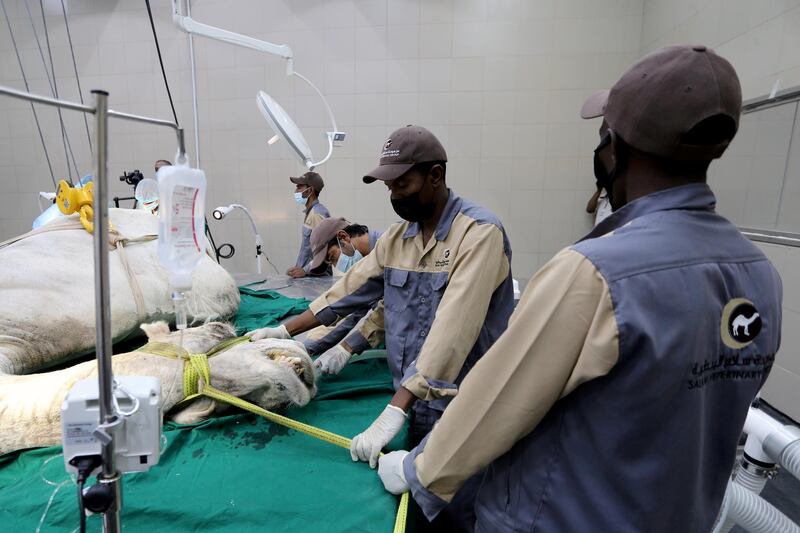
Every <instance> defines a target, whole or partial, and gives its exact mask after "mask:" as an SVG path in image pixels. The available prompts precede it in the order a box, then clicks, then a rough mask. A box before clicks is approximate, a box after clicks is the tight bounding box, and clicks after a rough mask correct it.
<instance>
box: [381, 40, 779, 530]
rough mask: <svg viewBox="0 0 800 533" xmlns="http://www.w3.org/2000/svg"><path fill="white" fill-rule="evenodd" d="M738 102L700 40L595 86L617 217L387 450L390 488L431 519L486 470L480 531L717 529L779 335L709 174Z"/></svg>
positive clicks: (731, 77) (729, 78) (554, 272)
mask: <svg viewBox="0 0 800 533" xmlns="http://www.w3.org/2000/svg"><path fill="white" fill-rule="evenodd" d="M740 108H741V90H740V87H739V80H738V78H737V76H736V72H735V71H734V69H733V67H732V66H731V65H730V64H729V63H728V62H727V61H726V60H724V59H722V58H721V57H719V56H718V55H716V54H715V53H714V52H712V51H711V50H707V49H706V48H705V47H702V46H695V47H690V46H674V47H667V48H663V49H661V50H658V51H656V52H654V53H652V54H650V55H648V56H647V57H645V58H644V59H642V60H641V61H640V62H638V63H637V64H635V65H634V66H633V67H631V68H630V69H629V70H628V71H627V72H626V73H625V74H623V76H622V78H621V79H620V80H619V81H618V82H617V83H616V84H615V85H614V87H612V88H611V90H610V91H609V92H605V93H602V94H600V95H597V96H594V97H592V98H590V100H589V102H587V104H586V105H585V106H584V109H583V112H582V114H583V116H584V117H595V116H598V117H599V116H601V115H602V116H603V117H604V119H605V126H604V130H605V131H603V133H602V140H601V142H600V145H599V146H598V148H597V150H596V152H595V155H596V157H595V174H596V177H597V179H598V183H599V184H600V185H601V186H602V187H603V188H604V189H605V190H606V191H608V193H609V197H610V199H611V205H612V207H613V209H614V212H613V213H612V214H611V216H609V217H608V218H606V219H605V220H604V221H602V222H600V224H599V225H598V226H597V227H595V229H594V230H592V232H591V233H590V234H589V235H588V236H587V237H586V238H584V239H583V240H581V241H579V242H578V243H577V244H575V245H573V246H570V247H569V248H566V249H564V250H562V251H561V252H560V253H558V254H557V255H556V256H555V257H554V258H553V259H552V260H551V261H550V262H549V263H547V264H546V265H545V266H544V267H542V269H541V270H539V272H537V273H536V275H535V276H534V277H533V279H532V280H531V282H530V283H529V285H528V287H527V288H526V290H525V294H524V295H523V297H522V300H521V301H520V302H519V305H518V306H517V308H516V310H515V312H514V315H513V316H512V317H511V321H510V322H509V326H508V329H507V330H506V332H505V333H504V334H503V335H502V336H501V337H500V339H499V340H498V341H497V342H496V343H495V344H494V345H493V346H492V348H491V349H490V350H489V351H488V352H487V353H486V355H485V356H484V357H483V358H482V359H481V360H480V361H479V362H478V363H477V364H476V365H475V367H474V368H473V369H472V370H471V371H470V373H469V375H468V376H467V377H466V379H465V380H464V381H463V383H462V384H461V387H460V390H459V393H458V396H456V398H455V399H454V400H453V402H452V403H451V404H450V406H449V407H448V408H447V411H445V413H444V415H443V417H442V419H441V420H440V421H439V424H438V425H437V426H436V427H435V428H434V430H433V431H432V432H431V434H430V435H429V438H428V439H427V440H426V441H425V442H423V443H422V444H421V445H419V446H417V447H416V448H415V449H414V450H412V451H411V452H410V453H409V452H393V453H390V454H388V455H386V456H384V457H383V458H382V459H381V461H380V467H379V474H380V476H381V478H382V480H383V482H384V485H385V486H386V488H387V489H388V490H390V491H391V492H395V493H398V492H402V491H404V490H408V489H409V488H410V490H411V491H412V494H413V496H414V499H415V500H416V501H417V502H418V503H419V504H420V506H421V507H422V508H423V510H424V511H425V513H426V515H427V516H428V517H429V518H433V517H434V516H436V515H437V513H438V512H439V511H440V509H442V508H444V506H445V505H446V504H447V502H448V501H450V500H451V499H452V498H453V497H454V496H455V495H457V494H458V492H459V487H460V486H461V484H462V483H463V481H464V480H466V479H468V478H470V476H472V475H473V474H475V473H476V472H479V471H481V470H482V469H484V468H486V474H485V476H484V479H483V483H482V485H481V488H480V491H479V492H478V495H477V499H476V502H475V510H476V514H477V522H476V530H477V531H542V532H545V533H547V532H564V531H637V532H638V531H648V532H661V531H664V532H667V531H670V532H672V531H681V532H698V533H700V532H702V533H705V532H707V531H710V530H711V528H712V526H713V524H714V520H715V517H716V516H717V511H718V510H719V507H720V504H721V502H722V497H723V494H724V492H725V487H726V484H727V482H728V479H729V477H730V473H731V467H732V466H733V463H734V459H735V455H736V445H737V441H738V439H739V436H740V434H741V431H742V426H743V424H744V419H745V416H746V415H747V410H748V407H749V406H750V403H751V401H752V400H753V398H754V397H755V395H756V393H757V392H758V390H759V388H760V387H761V385H762V384H763V383H764V380H765V379H766V377H767V375H768V373H769V370H770V367H771V365H772V361H773V359H774V355H775V352H776V351H777V350H778V346H779V344H780V329H781V282H780V279H779V277H778V274H777V272H776V271H775V269H774V268H773V267H772V265H771V264H770V262H769V261H768V260H767V259H766V257H765V256H764V254H763V253H761V251H760V250H759V249H758V248H757V247H755V246H754V245H753V244H752V243H750V242H749V241H748V240H747V239H746V238H744V237H743V236H742V235H741V234H740V233H739V231H738V230H737V229H736V227H735V226H734V225H733V224H731V223H730V222H729V221H727V220H726V219H724V218H723V217H721V216H719V215H718V214H717V213H716V212H715V211H714V204H715V201H714V195H713V193H712V192H711V190H710V189H709V187H708V185H706V169H707V167H708V165H709V163H710V162H711V160H712V159H715V158H717V157H720V156H721V155H722V153H723V152H724V150H725V148H726V147H727V146H728V144H729V143H730V141H731V139H732V138H733V136H734V135H735V133H736V129H737V126H738V122H739V113H740ZM601 131H602V130H601ZM742 320H745V321H746V320H752V321H753V322H752V324H757V325H756V326H753V325H752V324H751V326H750V329H749V331H744V329H743V328H739V327H738V326H737V325H736V324H738V323H740V322H741V321H742ZM487 466H488V468H487Z"/></svg>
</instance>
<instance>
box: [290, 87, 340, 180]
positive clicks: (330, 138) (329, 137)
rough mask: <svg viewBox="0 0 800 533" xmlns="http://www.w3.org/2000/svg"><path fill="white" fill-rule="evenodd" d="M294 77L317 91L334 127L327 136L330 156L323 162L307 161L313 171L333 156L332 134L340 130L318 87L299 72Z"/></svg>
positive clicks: (323, 159)
mask: <svg viewBox="0 0 800 533" xmlns="http://www.w3.org/2000/svg"><path fill="white" fill-rule="evenodd" d="M294 75H295V76H297V77H298V78H300V79H301V80H303V81H304V82H306V83H307V84H308V85H310V86H311V88H312V89H314V91H316V93H317V94H318V95H319V97H320V98H321V99H322V103H323V104H324V105H325V111H327V112H328V118H329V119H330V121H331V125H332V126H333V130H331V133H328V134H327V137H328V154H327V155H326V156H325V157H323V158H322V159H321V160H319V161H317V162H312V161H306V166H307V167H308V169H309V170H313V169H314V167H317V166H319V165H321V164H323V163H324V162H326V161H327V160H328V159H330V158H331V154H333V135H332V132H336V131H339V129H338V128H337V127H336V119H335V118H334V116H333V111H331V106H329V105H328V100H327V99H326V98H325V95H323V94H322V91H320V90H319V89H317V86H316V85H314V84H313V83H311V80H309V79H308V78H306V77H305V76H303V75H302V74H300V73H299V72H296V71H295V72H294Z"/></svg>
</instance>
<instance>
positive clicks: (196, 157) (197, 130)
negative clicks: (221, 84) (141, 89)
mask: <svg viewBox="0 0 800 533" xmlns="http://www.w3.org/2000/svg"><path fill="white" fill-rule="evenodd" d="M186 15H187V16H189V17H191V16H192V2H191V0H186ZM189 59H190V60H191V62H190V64H191V67H192V110H193V111H194V166H195V168H200V122H199V121H200V119H199V118H198V114H197V67H196V66H195V60H194V36H193V35H192V34H191V32H190V33H189Z"/></svg>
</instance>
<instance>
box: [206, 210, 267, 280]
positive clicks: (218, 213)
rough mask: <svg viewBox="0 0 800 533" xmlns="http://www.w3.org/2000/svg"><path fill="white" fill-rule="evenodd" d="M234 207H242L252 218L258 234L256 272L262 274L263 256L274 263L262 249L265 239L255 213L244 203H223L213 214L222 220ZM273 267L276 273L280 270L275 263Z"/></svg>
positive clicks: (254, 230)
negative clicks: (257, 223)
mask: <svg viewBox="0 0 800 533" xmlns="http://www.w3.org/2000/svg"><path fill="white" fill-rule="evenodd" d="M234 209H241V210H242V211H244V214H245V215H247V218H248V219H249V220H250V227H251V228H252V229H253V233H254V234H255V236H256V272H257V273H258V274H259V275H261V257H262V256H263V257H264V258H265V259H266V260H267V262H268V263H269V264H270V265H272V263H271V262H270V261H269V258H268V257H267V256H266V255H265V254H264V252H263V251H262V248H263V247H264V241H263V240H262V239H261V234H260V233H259V232H258V227H257V226H256V221H255V220H254V219H253V215H252V214H251V213H250V210H249V209H247V208H246V207H245V206H243V205H242V204H231V205H228V206H222V205H221V206H219V207H217V208H216V209H214V211H213V213H212V216H213V217H214V218H215V219H216V220H222V219H223V218H225V217H226V216H228V215H229V214H231V211H233V210H234ZM272 268H274V269H275V273H277V272H278V269H276V268H275V265H272Z"/></svg>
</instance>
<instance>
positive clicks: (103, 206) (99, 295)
mask: <svg viewBox="0 0 800 533" xmlns="http://www.w3.org/2000/svg"><path fill="white" fill-rule="evenodd" d="M0 94H2V95H6V96H11V97H13V98H19V99H21V100H27V101H29V102H37V103H40V104H45V105H50V106H53V107H58V108H64V109H72V110H74V111H80V112H82V113H89V114H92V115H94V139H95V143H96V147H95V151H94V154H95V161H94V202H93V208H94V235H93V241H94V244H93V247H94V279H95V287H94V296H95V320H96V335H97V336H96V343H97V344H96V351H97V374H98V376H97V378H98V385H99V389H98V392H99V404H100V423H101V424H103V425H105V427H107V428H109V429H111V431H109V432H107V433H105V432H104V431H102V432H101V433H105V435H106V438H105V439H103V438H99V439H98V440H100V444H101V456H102V460H103V469H102V471H101V473H100V475H98V476H97V480H98V482H99V483H103V484H107V485H109V486H110V487H111V492H112V494H113V495H114V498H113V501H112V502H111V505H110V506H109V508H108V509H107V510H106V511H105V512H104V513H103V531H105V532H106V533H119V532H120V531H121V525H120V519H119V513H120V510H121V508H122V476H121V475H120V473H119V472H118V471H117V467H116V456H115V454H114V431H113V426H114V425H115V424H117V423H118V422H119V420H118V418H117V415H116V413H115V412H114V407H113V403H112V395H113V394H114V390H113V382H114V375H113V372H112V367H111V355H112V350H113V348H112V344H111V340H112V339H111V292H110V288H109V269H108V247H109V244H108V117H115V118H122V119H125V120H132V121H135V122H145V123H148V124H156V125H159V126H168V127H171V128H172V129H174V130H175V133H176V135H177V138H178V159H177V161H178V162H186V148H185V146H184V137H183V130H182V129H180V128H178V126H177V124H175V123H174V122H169V121H167V120H161V119H155V118H150V117H144V116H140V115H132V114H130V113H120V112H117V111H112V110H110V109H108V93H107V92H106V91H100V90H94V91H92V94H93V95H94V99H95V107H89V106H87V105H84V104H77V103H74V102H68V101H65V100H57V99H55V98H48V97H45V96H39V95H37V94H32V93H28V92H25V91H18V90H16V89H12V88H10V87H3V86H0ZM98 429H100V428H98Z"/></svg>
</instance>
